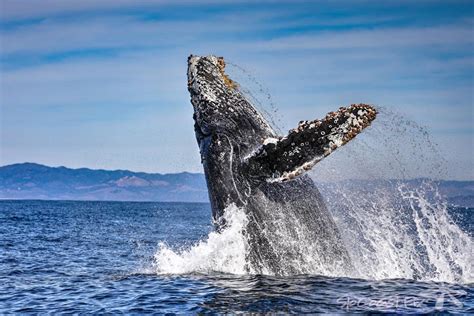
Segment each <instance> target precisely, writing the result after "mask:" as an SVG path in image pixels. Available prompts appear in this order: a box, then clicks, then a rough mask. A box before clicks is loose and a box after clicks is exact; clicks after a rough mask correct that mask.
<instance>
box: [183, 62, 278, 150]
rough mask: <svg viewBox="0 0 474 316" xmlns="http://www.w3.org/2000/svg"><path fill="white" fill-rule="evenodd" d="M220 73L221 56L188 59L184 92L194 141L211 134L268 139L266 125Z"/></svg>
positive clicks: (235, 84)
mask: <svg viewBox="0 0 474 316" xmlns="http://www.w3.org/2000/svg"><path fill="white" fill-rule="evenodd" d="M224 70H225V62H224V58H222V57H216V56H213V55H209V56H193V55H191V56H189V58H188V90H189V93H190V95H191V103H192V105H193V108H194V120H195V131H196V134H197V136H198V139H199V138H200V137H201V138H206V137H207V136H211V135H215V134H225V135H228V136H231V137H233V138H236V139H239V138H240V139H243V138H248V136H252V137H253V138H257V139H258V141H261V140H263V139H264V138H265V137H268V135H269V134H270V133H271V128H270V126H269V125H268V123H267V122H266V121H265V120H264V119H263V118H262V116H261V115H260V114H259V113H258V111H257V110H256V109H255V108H254V107H253V106H252V105H251V104H250V103H249V102H248V101H247V100H246V99H245V96H244V95H243V94H242V93H241V92H240V90H239V88H238V84H237V83H236V82H234V81H232V80H231V79H230V78H229V77H228V76H227V75H226V73H225V71H224ZM259 138H261V139H259Z"/></svg>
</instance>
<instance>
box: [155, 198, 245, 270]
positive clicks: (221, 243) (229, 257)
mask: <svg viewBox="0 0 474 316" xmlns="http://www.w3.org/2000/svg"><path fill="white" fill-rule="evenodd" d="M224 218H225V220H226V223H227V228H226V229H224V230H223V231H222V232H220V233H217V232H211V233H210V234H209V236H208V237H207V239H205V240H201V241H199V242H198V243H197V244H195V245H193V246H191V247H190V248H188V249H182V250H173V249H171V248H170V247H168V246H167V245H165V244H164V243H160V245H159V249H158V251H157V253H156V254H155V267H156V271H157V273H159V274H185V273H192V272H198V273H211V272H224V273H232V274H245V273H246V254H247V249H248V247H247V241H246V238H245V237H244V233H243V230H244V229H245V227H246V226H247V217H246V215H245V212H244V210H243V209H240V208H238V207H236V206H234V205H231V206H229V207H227V208H226V210H225V212H224Z"/></svg>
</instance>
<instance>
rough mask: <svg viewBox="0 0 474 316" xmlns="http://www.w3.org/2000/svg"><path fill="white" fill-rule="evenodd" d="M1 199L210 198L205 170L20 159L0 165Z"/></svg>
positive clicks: (199, 200)
mask: <svg viewBox="0 0 474 316" xmlns="http://www.w3.org/2000/svg"><path fill="white" fill-rule="evenodd" d="M0 198H1V199H48V200H112V201H168V202H175V201H180V202H208V201H209V200H208V195H207V187H206V181H205V178H204V175H203V174H200V173H189V172H181V173H174V174H159V173H145V172H132V171H128V170H114V171H109V170H93V169H88V168H80V169H71V168H66V167H48V166H44V165H40V164H36V163H21V164H13V165H8V166H3V167H0Z"/></svg>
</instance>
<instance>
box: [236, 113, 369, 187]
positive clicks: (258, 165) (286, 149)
mask: <svg viewBox="0 0 474 316" xmlns="http://www.w3.org/2000/svg"><path fill="white" fill-rule="evenodd" d="M376 115H377V112H376V110H375V109H374V108H373V107H372V106H370V105H366V104H353V105H351V106H350V107H348V108H340V109H339V110H338V111H337V112H331V113H329V114H327V115H326V117H325V118H324V119H322V120H315V121H302V122H300V124H299V125H298V127H297V128H295V129H293V130H291V131H290V132H289V134H288V135H287V136H285V137H282V138H279V139H276V138H270V139H266V140H265V142H264V144H263V145H262V146H261V147H260V148H259V149H258V150H257V151H256V152H255V153H254V154H253V155H252V156H251V157H249V158H247V160H246V164H245V166H246V167H247V170H248V174H249V177H251V178H253V179H255V180H263V179H265V180H266V181H268V182H282V181H287V180H291V179H294V178H295V177H297V176H299V175H301V174H303V173H304V172H305V171H307V170H309V169H311V168H312V167H313V166H314V165H315V164H316V163H318V162H319V161H321V160H322V159H323V158H324V157H326V156H328V155H329V154H330V153H331V152H332V151H334V150H335V149H337V148H338V147H341V146H342V145H344V144H345V143H347V142H348V141H350V140H351V139H352V138H354V137H355V136H356V135H357V134H359V133H360V132H361V131H362V130H363V129H364V128H366V127H367V126H369V125H370V123H371V122H372V121H373V120H374V119H375V116H376Z"/></svg>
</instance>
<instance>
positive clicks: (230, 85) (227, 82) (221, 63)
mask: <svg viewBox="0 0 474 316" xmlns="http://www.w3.org/2000/svg"><path fill="white" fill-rule="evenodd" d="M217 65H218V66H219V71H220V73H221V75H222V79H223V80H224V83H225V85H226V86H227V87H228V88H231V89H236V88H237V83H236V82H235V81H233V80H232V79H230V78H229V76H228V75H227V74H226V73H225V61H224V57H218V58H217Z"/></svg>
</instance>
